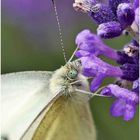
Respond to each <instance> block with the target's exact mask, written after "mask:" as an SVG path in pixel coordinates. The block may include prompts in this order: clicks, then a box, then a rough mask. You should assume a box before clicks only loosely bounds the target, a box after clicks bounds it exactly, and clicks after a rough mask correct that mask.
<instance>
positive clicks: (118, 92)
mask: <svg viewBox="0 0 140 140" xmlns="http://www.w3.org/2000/svg"><path fill="white" fill-rule="evenodd" d="M107 88H109V89H110V92H111V94H112V95H113V96H115V97H116V98H119V99H123V100H125V101H126V102H127V103H131V104H137V103H138V102H139V97H138V95H137V94H136V93H135V92H133V91H130V90H128V89H125V88H121V87H119V86H118V85H114V84H110V85H108V86H107Z"/></svg>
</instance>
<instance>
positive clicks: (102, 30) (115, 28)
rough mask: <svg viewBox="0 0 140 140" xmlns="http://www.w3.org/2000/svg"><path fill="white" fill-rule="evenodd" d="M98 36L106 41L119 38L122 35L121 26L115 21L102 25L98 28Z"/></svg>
mask: <svg viewBox="0 0 140 140" xmlns="http://www.w3.org/2000/svg"><path fill="white" fill-rule="evenodd" d="M97 34H98V35H99V36H100V37H102V38H104V39H109V38H112V37H117V36H119V35H121V34H122V27H121V24H120V23H119V22H115V21H111V22H107V23H103V24H100V25H99V27H98V28H97Z"/></svg>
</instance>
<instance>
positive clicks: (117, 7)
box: [73, 0, 135, 39]
mask: <svg viewBox="0 0 140 140" xmlns="http://www.w3.org/2000/svg"><path fill="white" fill-rule="evenodd" d="M73 6H74V8H75V9H76V10H78V8H79V9H80V11H84V12H85V13H88V14H89V15H90V16H91V17H92V19H93V20H94V21H95V22H96V23H97V24H98V25H99V27H98V29H97V34H98V35H99V36H100V37H102V38H105V39H109V38H114V37H117V36H120V35H121V34H122V31H123V30H124V29H126V28H128V27H129V26H131V24H132V23H133V21H134V17H135V14H134V9H133V6H132V4H131V3H130V1H129V0H109V4H108V5H107V4H104V3H99V2H97V1H93V2H91V1H89V0H75V3H74V4H73Z"/></svg>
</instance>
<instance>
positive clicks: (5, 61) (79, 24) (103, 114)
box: [2, 11, 139, 140]
mask: <svg viewBox="0 0 140 140" xmlns="http://www.w3.org/2000/svg"><path fill="white" fill-rule="evenodd" d="M52 12H53V11H52ZM3 18H5V17H4V16H3ZM61 18H62V19H63V17H61ZM69 18H71V17H70V16H69ZM54 19H55V17H54ZM2 21H3V20H2ZM54 21H55V20H54ZM63 21H64V20H63ZM71 21H72V24H71V25H69V26H68V27H67V25H64V28H63V34H64V35H65V36H64V43H65V44H66V45H68V46H69V47H66V52H67V55H68V56H69V57H70V55H71V54H72V52H73V50H74V49H75V44H74V39H75V36H76V34H77V33H78V32H79V31H81V30H82V29H84V28H89V29H91V30H92V31H96V30H95V26H94V24H93V23H92V22H91V20H90V19H89V18H88V17H87V16H83V15H75V16H74V17H72V19H71ZM23 24H24V23H23ZM63 24H65V22H64V23H63ZM38 26H40V25H38ZM47 26H48V28H50V29H51V28H52V29H54V32H51V31H50V33H49V31H47V32H48V34H49V35H50V36H51V35H53V36H54V37H52V39H51V40H50V38H49V39H48V38H47V37H46V44H44V45H45V46H47V48H45V47H44V48H42V47H39V46H38V47H37V46H36V44H38V42H36V41H37V40H32V41H31V40H29V38H28V37H27V36H26V34H25V32H24V30H23V29H22V30H21V27H22V26H18V24H11V23H8V22H2V73H8V72H16V71H25V70H26V71H29V70H55V69H57V68H59V67H60V66H61V65H63V64H64V59H63V56H62V51H61V48H60V46H59V42H58V34H57V28H56V27H54V26H52V24H47ZM44 30H45V29H44ZM39 38H40V39H41V37H40V36H39ZM129 40H130V38H129V37H126V36H123V37H120V38H116V39H113V40H108V41H106V43H107V44H108V45H109V46H111V47H114V48H116V49H121V48H122V46H124V44H125V43H127V42H128V41H129ZM51 42H53V44H54V42H56V46H54V48H53V49H49V47H50V48H51V46H52V43H51ZM110 62H111V63H112V61H110ZM113 64H114V63H113ZM110 82H111V80H110V79H107V80H106V81H105V82H104V84H105V83H110ZM112 102H113V99H107V98H100V97H95V98H93V99H92V100H91V102H90V103H91V110H92V112H93V118H94V120H95V124H96V128H97V132H98V140H138V130H139V126H138V111H137V113H136V116H135V118H134V119H133V120H131V121H130V122H125V121H123V120H122V118H114V117H112V116H111V115H110V112H109V109H110V105H111V104H112Z"/></svg>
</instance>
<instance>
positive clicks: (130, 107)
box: [101, 84, 139, 121]
mask: <svg viewBox="0 0 140 140" xmlns="http://www.w3.org/2000/svg"><path fill="white" fill-rule="evenodd" d="M101 95H106V96H108V95H109V96H113V97H115V98H117V99H116V101H115V102H114V103H113V104H112V106H111V109H110V111H111V115H112V116H114V117H120V116H123V119H124V120H125V121H129V120H131V119H132V118H133V117H134V115H135V112H136V105H137V104H138V102H139V97H138V94H137V93H135V92H133V91H130V90H128V89H124V88H121V87H119V86H118V85H114V84H110V85H108V86H107V87H106V88H104V89H103V90H102V92H101Z"/></svg>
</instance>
